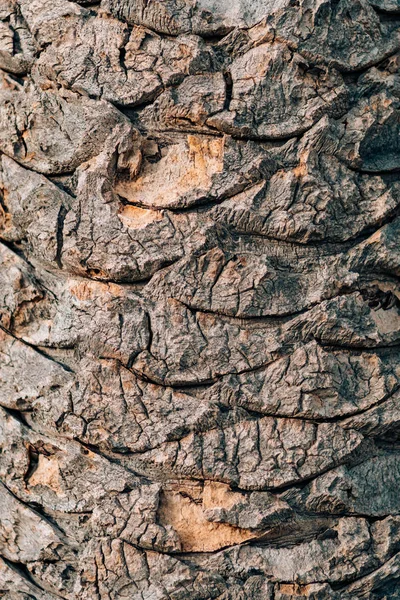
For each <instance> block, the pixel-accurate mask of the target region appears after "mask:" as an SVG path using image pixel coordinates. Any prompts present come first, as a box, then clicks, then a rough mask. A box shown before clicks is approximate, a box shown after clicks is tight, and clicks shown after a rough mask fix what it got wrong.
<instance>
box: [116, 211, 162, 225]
mask: <svg viewBox="0 0 400 600" xmlns="http://www.w3.org/2000/svg"><path fill="white" fill-rule="evenodd" d="M118 217H119V219H120V221H121V222H122V223H123V225H125V227H129V229H144V228H145V227H147V225H151V223H156V222H157V221H161V219H162V213H161V212H160V211H158V210H149V209H147V208H139V207H137V206H124V207H123V209H122V210H121V211H120V213H119V214H118Z"/></svg>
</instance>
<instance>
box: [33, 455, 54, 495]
mask: <svg viewBox="0 0 400 600" xmlns="http://www.w3.org/2000/svg"><path fill="white" fill-rule="evenodd" d="M29 485H30V486H32V487H33V486H35V485H44V486H46V487H49V488H51V489H52V490H54V491H55V492H60V469H59V466H58V460H57V458H56V457H55V456H53V455H52V456H45V455H44V454H39V457H38V465H37V468H36V469H35V471H34V473H33V474H32V476H31V477H30V478H29Z"/></svg>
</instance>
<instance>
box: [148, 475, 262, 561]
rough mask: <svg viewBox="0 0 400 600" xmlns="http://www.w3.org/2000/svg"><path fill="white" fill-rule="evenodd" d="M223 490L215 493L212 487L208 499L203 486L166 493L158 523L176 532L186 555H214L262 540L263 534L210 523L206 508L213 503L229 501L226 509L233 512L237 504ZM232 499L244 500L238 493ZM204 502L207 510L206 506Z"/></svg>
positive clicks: (208, 492)
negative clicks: (232, 508) (217, 552)
mask: <svg viewBox="0 0 400 600" xmlns="http://www.w3.org/2000/svg"><path fill="white" fill-rule="evenodd" d="M212 485H214V484H212ZM222 487H223V486H221V489H218V488H219V484H215V489H212V486H210V488H211V489H208V490H207V491H205V499H204V496H203V493H202V490H201V487H200V486H199V487H198V488H196V487H195V486H194V487H193V486H191V487H190V489H189V488H188V489H185V488H180V489H173V490H166V491H164V492H163V493H162V495H161V499H160V506H159V511H158V521H159V523H160V524H161V525H164V526H167V525H170V526H172V527H173V528H174V530H175V531H176V533H177V534H178V536H179V539H180V541H181V544H182V550H183V551H184V552H213V551H215V550H219V549H221V548H226V547H227V546H233V545H235V544H241V543H243V542H246V541H247V540H250V539H254V538H257V537H260V535H261V534H260V532H258V533H257V534H256V533H255V532H254V531H251V530H249V529H241V528H239V527H233V526H231V525H227V524H225V523H211V522H209V521H207V519H206V518H205V516H204V512H203V507H204V508H206V507H207V508H211V503H213V502H219V501H225V502H226V504H225V505H224V506H226V507H227V508H229V506H232V503H234V502H235V501H236V499H234V498H230V496H229V493H227V491H226V490H222ZM224 487H228V486H224ZM231 495H232V496H240V494H235V493H232V494H231ZM204 500H205V504H206V506H205V505H204V504H203V502H204ZM218 506H221V504H218Z"/></svg>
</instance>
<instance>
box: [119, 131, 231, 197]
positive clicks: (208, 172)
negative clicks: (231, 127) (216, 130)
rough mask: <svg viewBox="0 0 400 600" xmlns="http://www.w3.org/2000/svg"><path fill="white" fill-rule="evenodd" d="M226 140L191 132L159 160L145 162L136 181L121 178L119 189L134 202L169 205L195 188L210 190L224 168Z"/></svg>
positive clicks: (120, 192) (121, 193) (122, 194)
mask: <svg viewBox="0 0 400 600" xmlns="http://www.w3.org/2000/svg"><path fill="white" fill-rule="evenodd" d="M223 157H224V140H223V138H210V137H209V136H201V135H188V136H187V142H182V143H179V144H174V145H173V146H170V147H169V148H168V149H167V151H166V153H165V155H164V156H163V157H162V158H161V160H160V161H159V162H157V163H150V162H146V161H145V162H144V163H143V168H142V171H141V174H140V175H139V177H138V178H137V179H136V180H135V181H120V182H118V183H117V185H116V192H117V193H118V194H120V195H121V196H123V197H124V198H127V199H128V200H129V201H130V202H132V203H134V204H139V205H143V206H153V207H164V206H165V207H167V206H171V205H172V204H174V203H176V202H177V201H178V200H179V199H180V198H181V197H182V196H184V195H185V194H187V193H189V192H191V191H192V190H205V191H206V190H208V189H209V188H210V186H211V184H212V177H213V175H215V174H217V173H221V172H222V169H223Z"/></svg>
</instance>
